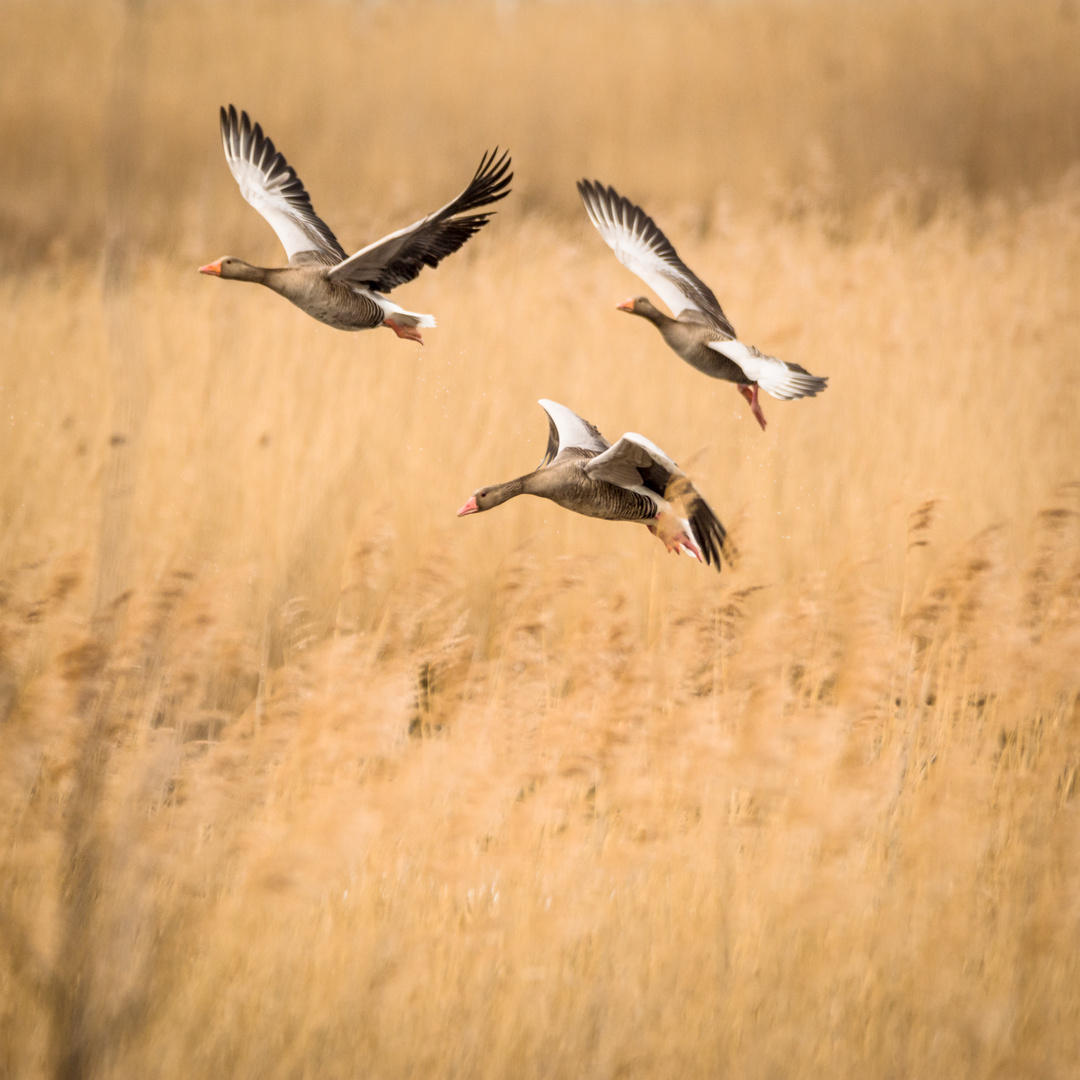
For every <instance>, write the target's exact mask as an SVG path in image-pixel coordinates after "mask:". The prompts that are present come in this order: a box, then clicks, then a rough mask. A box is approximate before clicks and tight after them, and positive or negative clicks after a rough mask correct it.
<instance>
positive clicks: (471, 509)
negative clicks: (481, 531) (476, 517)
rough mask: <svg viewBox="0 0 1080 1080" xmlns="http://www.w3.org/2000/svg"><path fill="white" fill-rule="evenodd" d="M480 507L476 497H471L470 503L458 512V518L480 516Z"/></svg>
mask: <svg viewBox="0 0 1080 1080" xmlns="http://www.w3.org/2000/svg"><path fill="white" fill-rule="evenodd" d="M479 513H480V507H479V506H477V505H476V496H475V495H470V496H469V501H468V502H467V503H466V504H465V505H464V506H463V507H462V508H461V509H460V510H459V511H458V512H457V516H458V517H464V516H465V515H466V514H479Z"/></svg>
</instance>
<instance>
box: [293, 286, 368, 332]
mask: <svg viewBox="0 0 1080 1080" xmlns="http://www.w3.org/2000/svg"><path fill="white" fill-rule="evenodd" d="M303 284H304V285H309V287H305V288H291V287H287V288H285V289H283V290H282V292H281V295H282V296H284V297H285V299H286V300H289V301H291V302H292V303H294V304H295V305H296V306H297V307H298V308H300V310H301V311H304V312H306V313H307V314H308V315H310V316H311V317H312V318H313V319H318V320H319V322H321V323H325V324H326V325H327V326H332V327H333V328H334V329H335V330H371V329H373V328H374V327H376V326H378V325H379V324H380V323H381V322H382V321H383V314H382V311H381V309H380V308H379V305H378V304H377V303H375V301H374V300H373V299H371V297H369V296H364V295H363V294H362V293H355V292H353V291H352V289H349V288H345V287H340V286H339V287H335V286H334V285H332V284H331V283H329V282H325V281H311V280H310V279H309V281H308V282H304V283H303ZM310 286H314V287H310Z"/></svg>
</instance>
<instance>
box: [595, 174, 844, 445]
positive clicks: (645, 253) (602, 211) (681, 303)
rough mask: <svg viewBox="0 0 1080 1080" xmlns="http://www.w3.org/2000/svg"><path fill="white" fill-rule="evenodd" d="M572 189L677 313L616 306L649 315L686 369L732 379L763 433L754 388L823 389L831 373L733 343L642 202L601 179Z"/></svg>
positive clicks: (794, 393)
mask: <svg viewBox="0 0 1080 1080" xmlns="http://www.w3.org/2000/svg"><path fill="white" fill-rule="evenodd" d="M577 188H578V194H579V195H580V196H581V201H582V202H583V203H584V204H585V210H586V211H587V213H588V215H589V218H590V220H591V221H592V223H593V225H595V226H596V230H597V232H599V233H600V235H601V236H602V237H603V238H604V240H605V241H606V243H607V245H608V247H610V248H611V249H612V251H614V252H615V257H616V258H617V259H618V260H619V262H621V263H622V264H623V266H625V267H626V268H627V269H628V270H631V271H633V272H634V273H635V274H637V276H638V277H639V278H641V280H642V281H644V282H645V284H646V285H648V286H649V287H650V288H651V289H653V291H654V292H655V293H656V294H657V295H658V296H659V297H660V299H661V300H663V301H664V303H665V304H667V306H668V307H669V308H670V309H671V311H672V314H674V316H675V317H674V318H671V317H670V316H668V315H665V314H664V313H663V312H662V311H658V310H657V309H656V307H654V306H653V304H652V303H651V302H650V301H649V300H648V299H647V298H646V297H644V296H638V297H635V298H632V299H629V300H624V301H623V302H622V303H621V304H618V305H617V307H618V309H619V310H620V311H628V312H630V314H631V315H639V316H640V317H641V318H643V319H648V320H649V322H651V323H652V324H653V326H655V327H656V328H657V329H658V330H659V331H660V333H661V334H662V335H663V337H664V340H665V341H666V342H667V343H668V345H670V346H671V348H672V349H674V350H675V352H677V353H678V354H679V356H681V357H682V358H683V359H684V360H685V361H686V362H687V363H688V364H689V365H690V366H691V367H695V368H697V369H698V371H703V372H704V373H705V374H706V375H711V376H712V377H713V378H714V379H724V380H725V381H726V382H733V383H735V384H736V386H737V388H738V391H739V393H740V394H742V395H743V397H745V398H746V400H747V401H748V402H749V403H750V411H751V412H752V413H753V414H754V418H755V419H756V420H757V422H758V423H759V424H760V425H761V430H762V431H764V430H765V414H764V413H763V412H762V411H761V405H760V404H759V403H758V389H759V388H760V389H762V390H765V391H766V392H768V393H770V394H772V396H773V397H775V398H780V399H781V400H783V401H787V400H790V399H791V398H801V397H813V396H814V395H815V394H819V393H821V391H822V390H824V389H825V385H826V383H827V382H828V379H824V378H820V377H819V376H817V375H811V374H810V372H808V371H807V370H806V369H805V368H801V367H799V365H798V364H790V363H787V362H786V361H784V360H778V359H777V358H776V357H775V356H766V355H765V354H764V353H763V352H761V351H759V350H758V349H756V348H755V347H754V346H753V345H744V344H743V343H742V342H741V341H738V340H737V339H736V337H735V328H734V327H733V326H732V325H731V323H730V322H729V321H728V317H727V316H726V315H725V314H724V312H723V310H722V309H721V307H720V302H719V301H718V300H717V299H716V297H715V296H714V295H713V292H712V290H711V289H710V288H709V286H708V285H706V284H705V283H704V282H703V281H702V280H701V279H700V278H699V277H698V276H697V275H696V274H695V273H694V272H693V271H692V270H691V269H690V268H689V267H688V266H687V265H686V264H685V263H684V262H683V261H682V259H680V258H679V256H678V255H677V254H676V252H675V249H674V248H673V247H672V246H671V243H670V241H669V240H668V238H667V237H666V236H665V235H664V234H663V233H662V232H661V231H660V229H659V228H658V227H657V225H656V222H655V221H653V219H652V218H651V217H649V215H648V214H646V213H645V211H644V210H642V209H641V207H640V206H635V205H634V204H633V203H632V202H630V200H629V199H627V198H625V197H624V196H622V195H620V194H619V193H618V192H617V191H616V190H615V189H614V188H613V187H604V185H603V184H601V183H600V182H599V181H598V180H597V181H593V182H591V183H590V182H589V181H588V180H579V181H578V186H577Z"/></svg>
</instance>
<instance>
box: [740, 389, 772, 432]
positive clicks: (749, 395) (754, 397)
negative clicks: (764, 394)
mask: <svg viewBox="0 0 1080 1080" xmlns="http://www.w3.org/2000/svg"><path fill="white" fill-rule="evenodd" d="M736 385H737V389H738V391H739V393H740V394H742V396H743V397H744V398H746V400H747V401H749V402H750V411H751V412H752V413H753V414H754V419H755V420H757V422H758V423H759V424H760V425H761V430H762V431H764V430H765V414H764V413H763V412H762V411H761V406H760V405H759V404H758V384H757V383H756V382H755V383H750V384H749V385H748V384H746V383H738V384H736Z"/></svg>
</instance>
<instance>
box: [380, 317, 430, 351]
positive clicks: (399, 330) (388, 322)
mask: <svg viewBox="0 0 1080 1080" xmlns="http://www.w3.org/2000/svg"><path fill="white" fill-rule="evenodd" d="M383 326H389V327H390V329H391V330H393V331H394V333H395V334H397V336H398V337H402V338H408V339H409V340H410V341H419V342H420V344H421V345H423V344H424V339H423V338H422V337H421V336H420V331H419V330H417V329H416V327H415V326H403V325H402V324H401V323H396V322H394V320H393V319H383Z"/></svg>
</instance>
